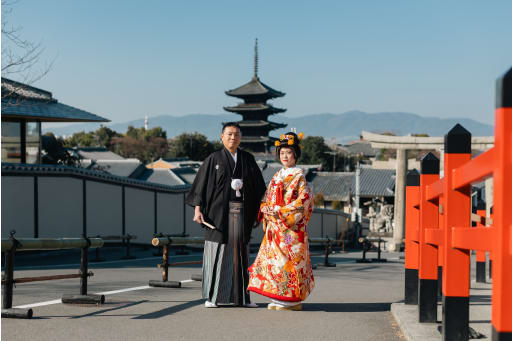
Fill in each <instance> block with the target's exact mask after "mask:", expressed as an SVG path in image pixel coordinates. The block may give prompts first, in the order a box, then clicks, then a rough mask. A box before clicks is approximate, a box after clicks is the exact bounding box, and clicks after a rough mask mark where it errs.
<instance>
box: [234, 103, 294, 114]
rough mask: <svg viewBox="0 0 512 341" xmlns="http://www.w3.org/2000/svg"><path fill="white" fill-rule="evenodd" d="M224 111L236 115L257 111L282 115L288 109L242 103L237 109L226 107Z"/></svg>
mask: <svg viewBox="0 0 512 341" xmlns="http://www.w3.org/2000/svg"><path fill="white" fill-rule="evenodd" d="M224 110H226V111H229V112H236V113H238V112H256V111H270V112H272V113H281V112H285V111H286V109H283V108H276V107H274V106H272V105H270V104H263V103H240V104H238V105H237V106H236V107H224Z"/></svg>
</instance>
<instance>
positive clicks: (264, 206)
mask: <svg viewBox="0 0 512 341" xmlns="http://www.w3.org/2000/svg"><path fill="white" fill-rule="evenodd" d="M302 136H303V134H302V133H300V134H299V136H297V135H296V134H295V133H292V132H290V133H287V134H284V135H281V137H280V139H279V141H276V143H275V145H276V147H277V148H276V153H277V156H278V157H279V160H280V161H281V163H282V165H283V168H281V169H280V170H279V171H278V172H277V173H276V174H275V175H274V177H273V178H272V180H271V181H270V184H269V185H268V188H267V192H266V194H265V196H264V199H263V202H262V203H261V206H260V219H261V218H262V221H263V230H264V232H265V233H264V237H263V241H262V242H261V246H260V250H259V252H258V255H257V257H256V260H255V261H254V264H253V265H251V267H250V268H249V272H250V277H249V286H248V288H247V290H248V291H252V292H255V293H257V294H260V295H263V296H266V297H269V298H270V299H271V300H272V302H271V303H270V304H269V305H268V309H271V310H302V303H301V302H302V301H304V300H305V299H306V297H307V296H308V295H309V294H310V292H311V290H313V288H314V286H315V282H314V277H313V270H312V268H311V259H310V255H309V246H308V233H307V229H306V225H307V223H308V222H309V218H310V217H311V212H312V210H313V195H312V192H311V190H310V189H309V187H308V186H307V183H306V178H305V176H304V172H303V171H302V169H300V168H298V167H296V163H297V159H298V158H299V157H300V154H301V149H300V140H302Z"/></svg>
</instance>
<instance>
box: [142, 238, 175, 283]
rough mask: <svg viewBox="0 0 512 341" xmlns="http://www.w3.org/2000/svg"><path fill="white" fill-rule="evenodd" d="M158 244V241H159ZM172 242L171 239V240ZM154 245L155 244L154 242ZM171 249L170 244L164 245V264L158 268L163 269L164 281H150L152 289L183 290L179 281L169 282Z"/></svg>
mask: <svg viewBox="0 0 512 341" xmlns="http://www.w3.org/2000/svg"><path fill="white" fill-rule="evenodd" d="M157 242H158V240H157ZM169 242H170V239H169ZM153 245H154V242H153ZM169 247H170V244H164V245H163V247H162V248H163V253H162V263H161V264H158V267H159V268H160V269H162V280H161V281H154V280H150V281H149V286H150V287H160V288H181V282H178V281H169Z"/></svg>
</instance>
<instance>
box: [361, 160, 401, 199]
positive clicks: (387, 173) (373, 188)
mask: <svg viewBox="0 0 512 341" xmlns="http://www.w3.org/2000/svg"><path fill="white" fill-rule="evenodd" d="M360 181H361V196H385V197H394V196H395V192H394V190H395V171H394V170H392V169H373V168H366V167H361V179H360ZM353 188H354V190H355V181H354V187H353Z"/></svg>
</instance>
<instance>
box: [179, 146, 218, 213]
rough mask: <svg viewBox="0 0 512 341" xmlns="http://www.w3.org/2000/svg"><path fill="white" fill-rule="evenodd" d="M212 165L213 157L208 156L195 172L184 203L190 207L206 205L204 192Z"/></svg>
mask: <svg viewBox="0 0 512 341" xmlns="http://www.w3.org/2000/svg"><path fill="white" fill-rule="evenodd" d="M212 165H213V157H212V156H211V155H210V156H209V157H207V158H206V159H205V160H204V162H203V164H202V165H201V167H200V168H199V171H198V172H197V175H196V178H195V179H194V182H193V183H192V187H191V188H190V191H189V192H188V195H187V198H186V199H185V203H187V204H188V205H190V206H193V207H194V206H201V208H203V206H204V205H205V204H206V191H207V187H208V181H209V177H210V174H211V168H212Z"/></svg>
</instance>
